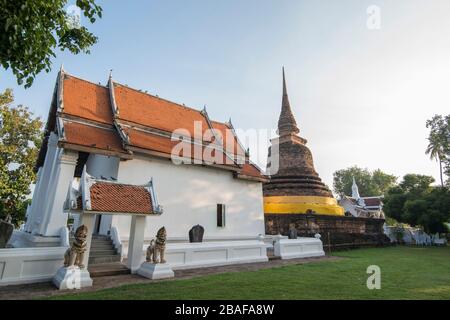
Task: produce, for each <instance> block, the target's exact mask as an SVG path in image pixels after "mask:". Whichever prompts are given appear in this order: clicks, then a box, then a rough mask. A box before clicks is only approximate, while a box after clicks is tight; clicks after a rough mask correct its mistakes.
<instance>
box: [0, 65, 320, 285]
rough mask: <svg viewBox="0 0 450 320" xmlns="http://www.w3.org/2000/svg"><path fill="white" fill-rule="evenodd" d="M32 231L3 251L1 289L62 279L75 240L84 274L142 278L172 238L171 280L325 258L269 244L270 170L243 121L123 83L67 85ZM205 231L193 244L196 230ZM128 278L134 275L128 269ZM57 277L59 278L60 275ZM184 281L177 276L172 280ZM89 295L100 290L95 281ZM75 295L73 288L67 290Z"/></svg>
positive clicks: (54, 112) (55, 104)
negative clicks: (112, 272)
mask: <svg viewBox="0 0 450 320" xmlns="http://www.w3.org/2000/svg"><path fill="white" fill-rule="evenodd" d="M36 171H37V181H36V186H35V189H34V193H33V198H32V202H31V205H30V206H29V208H28V210H27V216H26V223H25V225H24V227H23V228H21V230H15V231H14V234H13V236H12V237H11V239H10V242H9V243H10V245H12V247H13V248H11V249H4V250H3V251H2V250H0V269H1V268H3V269H2V270H3V272H1V273H0V285H7V284H14V283H29V282H37V281H47V280H49V279H52V278H53V281H55V279H58V280H57V281H56V282H57V283H58V285H57V286H58V287H59V288H61V286H62V285H61V283H65V282H64V281H66V280H67V279H66V278H65V277H66V276H67V275H68V274H67V270H68V269H67V268H66V267H61V265H62V263H63V256H64V253H65V252H66V250H67V248H68V247H70V245H71V243H72V240H71V237H72V236H73V232H74V230H75V229H76V228H77V227H79V226H85V227H87V232H88V234H87V235H86V239H87V247H86V248H87V251H86V253H85V254H84V257H83V261H82V262H83V264H82V265H83V266H86V267H87V268H88V269H89V268H90V266H91V265H95V264H96V263H104V262H119V263H120V262H126V267H127V269H128V270H130V271H131V272H132V273H137V272H138V270H140V268H142V265H144V264H145V263H144V262H143V261H144V259H145V250H146V248H147V247H148V244H149V242H150V240H151V239H154V238H155V235H156V233H157V231H158V230H159V229H160V228H162V227H165V229H166V231H167V239H166V254H165V257H166V261H167V264H168V265H169V266H170V268H171V269H173V270H176V269H186V268H198V267H206V266H217V265H226V264H236V263H250V262H266V261H268V255H267V249H268V248H272V249H273V250H274V252H275V254H276V255H279V256H280V257H281V258H282V259H284V258H286V259H291V258H295V257H297V258H298V257H312V256H323V255H324V251H323V248H322V242H321V241H320V240H319V239H315V238H299V239H293V240H291V239H287V237H283V236H278V237H266V236H265V224H264V210H263V192H262V183H263V182H266V181H267V178H266V176H265V175H264V174H263V173H262V172H261V170H260V169H259V168H258V167H257V166H256V165H255V164H253V163H252V162H251V161H250V160H249V153H248V151H245V149H244V147H243V146H242V144H241V143H240V141H239V139H238V137H237V135H236V133H235V131H234V128H233V125H232V123H231V121H228V122H218V121H214V120H212V119H210V118H209V116H208V113H207V111H206V109H205V108H204V109H203V110H201V111H199V110H196V109H192V108H189V107H186V106H184V105H180V104H177V103H174V102H171V101H168V100H165V99H161V98H159V97H158V96H154V95H150V94H148V93H146V92H142V91H140V90H136V89H132V88H130V87H128V86H126V85H122V84H119V83H117V82H115V81H113V79H112V77H111V75H110V77H109V79H108V82H107V84H106V85H101V84H95V83H92V82H89V81H86V80H83V79H80V78H77V77H75V76H73V75H70V74H68V73H66V72H65V71H64V70H63V69H62V68H61V70H60V72H59V73H58V77H57V81H56V85H55V89H54V92H53V99H52V103H51V106H50V110H49V114H48V119H47V124H46V128H45V133H44V140H43V143H42V146H41V149H40V152H39V156H38V159H37V163H36ZM196 225H201V226H202V227H203V228H204V235H203V241H202V242H191V241H190V239H189V231H190V229H191V228H192V227H193V226H196ZM122 266H123V265H122ZM56 272H57V274H56V276H55V273H56ZM172 274H173V273H172ZM83 279H84V280H83V281H85V284H84V285H92V280H91V279H90V275H89V272H88V271H87V270H83ZM64 285H65V284H64Z"/></svg>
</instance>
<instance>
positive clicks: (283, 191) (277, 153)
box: [263, 69, 344, 216]
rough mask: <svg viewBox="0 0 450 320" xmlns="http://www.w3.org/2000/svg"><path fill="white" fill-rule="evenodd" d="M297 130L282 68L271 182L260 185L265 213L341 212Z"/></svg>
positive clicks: (270, 172)
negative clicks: (281, 87)
mask: <svg viewBox="0 0 450 320" xmlns="http://www.w3.org/2000/svg"><path fill="white" fill-rule="evenodd" d="M299 132H300V130H299V129H298V126H297V122H296V121H295V118H294V115H293V113H292V110H291V106H290V104H289V98H288V94H287V88H286V80H285V75H284V69H283V99H282V104H281V114H280V118H279V120H278V130H277V133H278V135H279V136H278V137H277V138H275V139H272V140H271V146H270V147H269V159H268V164H267V169H268V173H269V175H270V182H267V183H265V184H264V186H263V190H264V212H265V214H266V215H267V214H283V213H284V214H293V213H295V214H305V213H316V214H324V215H339V216H340V215H344V209H343V208H342V207H340V206H339V205H338V204H337V201H336V199H335V198H334V197H333V195H332V193H331V191H330V190H329V189H328V187H327V186H326V185H325V184H324V183H323V182H322V180H321V179H320V177H319V175H318V174H317V172H316V170H315V169H314V162H313V157H312V153H311V151H310V150H309V148H308V147H307V146H306V143H307V141H306V139H304V138H302V137H300V136H299V135H298V133H299Z"/></svg>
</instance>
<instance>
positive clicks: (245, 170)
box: [240, 162, 266, 179]
mask: <svg viewBox="0 0 450 320" xmlns="http://www.w3.org/2000/svg"><path fill="white" fill-rule="evenodd" d="M240 174H241V175H244V176H249V177H256V178H262V179H265V178H266V176H264V175H263V174H262V173H261V171H260V170H259V169H258V168H257V167H256V166H255V165H254V164H253V163H248V162H247V163H245V164H244V165H243V167H242V169H241V173H240Z"/></svg>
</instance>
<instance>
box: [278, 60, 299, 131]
mask: <svg viewBox="0 0 450 320" xmlns="http://www.w3.org/2000/svg"><path fill="white" fill-rule="evenodd" d="M299 131H300V130H299V129H298V127H297V122H296V121H295V118H294V115H293V114H292V110H291V105H290V103H289V97H288V94H287V87H286V77H285V75H284V67H283V98H282V101H281V113H280V118H279V119H278V134H279V135H280V136H284V135H289V134H297V133H299Z"/></svg>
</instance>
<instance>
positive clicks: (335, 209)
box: [264, 196, 344, 216]
mask: <svg viewBox="0 0 450 320" xmlns="http://www.w3.org/2000/svg"><path fill="white" fill-rule="evenodd" d="M308 210H311V211H314V213H315V214H324V215H333V216H343V215H344V208H342V207H341V206H339V205H338V204H337V201H336V199H335V198H329V197H317V196H267V197H264V213H266V214H306V213H307V211H308Z"/></svg>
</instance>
